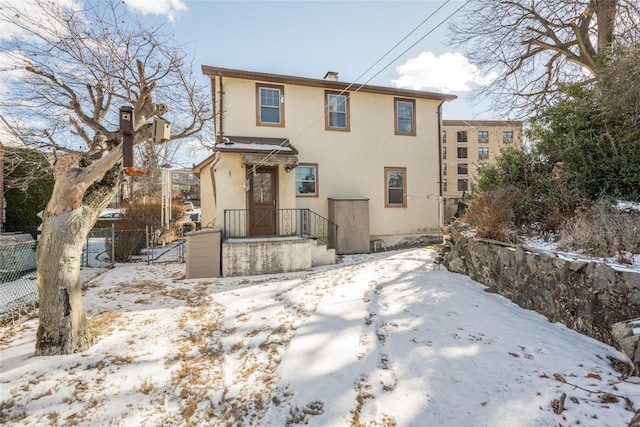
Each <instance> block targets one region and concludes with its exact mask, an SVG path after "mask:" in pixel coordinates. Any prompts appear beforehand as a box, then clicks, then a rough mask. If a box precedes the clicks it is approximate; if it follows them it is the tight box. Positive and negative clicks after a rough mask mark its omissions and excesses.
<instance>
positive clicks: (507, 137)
mask: <svg viewBox="0 0 640 427" xmlns="http://www.w3.org/2000/svg"><path fill="white" fill-rule="evenodd" d="M502 142H503V143H505V144H511V143H512V142H513V131H511V130H505V131H504V132H502Z"/></svg>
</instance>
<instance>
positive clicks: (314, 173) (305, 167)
mask: <svg viewBox="0 0 640 427" xmlns="http://www.w3.org/2000/svg"><path fill="white" fill-rule="evenodd" d="M295 171H296V196H312V197H315V196H317V195H318V165H317V164H308V163H300V164H299V165H298V167H297V168H295Z"/></svg>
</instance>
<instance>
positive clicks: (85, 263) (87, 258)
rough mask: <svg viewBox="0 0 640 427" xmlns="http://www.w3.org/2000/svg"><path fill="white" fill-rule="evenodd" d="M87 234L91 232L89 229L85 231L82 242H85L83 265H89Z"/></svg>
mask: <svg viewBox="0 0 640 427" xmlns="http://www.w3.org/2000/svg"><path fill="white" fill-rule="evenodd" d="M89 234H91V231H89V232H88V233H87V237H86V240H85V242H84V244H85V250H84V258H85V259H84V260H83V261H84V266H85V267H90V265H89Z"/></svg>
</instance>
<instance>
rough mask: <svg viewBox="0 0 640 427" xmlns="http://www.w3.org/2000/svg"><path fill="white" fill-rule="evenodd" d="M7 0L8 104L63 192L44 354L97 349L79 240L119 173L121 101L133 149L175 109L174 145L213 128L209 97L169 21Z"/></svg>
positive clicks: (45, 240) (41, 250)
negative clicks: (163, 24)
mask: <svg viewBox="0 0 640 427" xmlns="http://www.w3.org/2000/svg"><path fill="white" fill-rule="evenodd" d="M62 3H63V2H57V1H47V0H28V1H23V2H13V1H7V2H3V3H2V4H1V5H0V26H2V27H3V31H4V33H5V34H7V33H9V32H10V33H11V34H12V36H11V38H5V39H3V40H0V43H1V46H2V52H3V58H2V61H1V63H2V64H3V66H2V67H3V68H2V72H3V76H4V77H5V78H4V79H3V82H2V83H3V84H4V85H5V86H8V87H9V88H10V90H9V91H8V93H3V94H2V105H1V106H2V108H3V110H4V111H6V112H7V113H8V115H10V116H12V117H19V118H20V119H21V120H22V122H23V123H28V124H29V125H30V128H31V130H32V131H31V133H30V134H29V136H30V138H29V140H30V141H31V142H32V143H33V144H34V146H38V147H39V148H40V149H42V150H43V151H45V152H46V153H47V155H48V157H49V158H50V159H51V161H52V164H53V166H54V171H55V172H54V173H55V179H56V181H55V187H54V189H53V194H52V197H51V200H50V202H49V204H48V205H47V208H46V210H45V212H44V218H43V226H42V235H41V237H40V241H39V243H38V249H37V267H38V275H37V276H38V277H37V281H38V292H39V297H40V307H39V321H40V323H39V326H38V332H37V337H36V355H54V354H67V353H73V352H78V351H82V350H84V349H86V348H87V347H89V346H90V345H91V344H92V337H91V336H90V333H89V331H88V329H87V321H86V315H85V311H84V306H83V302H82V292H81V282H80V257H81V253H82V242H83V239H84V237H85V236H86V234H87V233H88V231H89V230H90V229H91V227H93V225H94V224H95V222H96V219H97V217H98V215H99V213H100V212H101V211H102V210H103V209H104V208H105V207H106V206H107V205H108V203H109V201H110V200H112V199H113V197H114V196H115V194H116V192H117V189H118V187H119V184H120V182H121V180H122V177H123V168H122V164H121V163H122V149H121V143H122V135H121V134H120V132H119V125H118V123H119V107H121V106H123V105H129V106H131V107H133V114H134V118H135V121H134V135H133V140H134V145H139V144H143V143H144V142H145V141H147V140H149V138H150V136H151V129H150V126H149V123H150V121H151V120H152V119H153V117H154V116H160V115H167V116H169V119H170V121H171V122H172V135H171V138H172V140H176V139H181V138H187V137H193V136H195V135H197V134H198V133H199V132H200V131H201V130H202V129H203V127H205V126H206V125H207V124H208V123H210V119H211V113H210V111H209V108H208V105H209V99H208V97H207V95H206V91H205V90H204V86H202V85H201V84H200V83H197V81H196V80H195V79H194V77H193V74H192V71H193V67H192V64H191V63H190V62H189V61H188V55H187V53H186V52H188V50H187V49H185V48H184V47H182V46H177V45H175V43H173V42H172V40H171V39H170V37H168V36H167V35H165V34H163V33H162V32H161V28H151V29H147V28H144V27H143V26H142V25H141V24H140V23H139V21H138V20H136V18H135V16H133V15H131V14H129V13H128V12H127V10H126V6H125V5H124V2H121V1H116V0H110V1H105V2H92V3H90V4H91V6H90V7H89V8H87V9H79V6H78V5H77V4H76V3H75V2H68V3H65V4H66V5H63V4H62Z"/></svg>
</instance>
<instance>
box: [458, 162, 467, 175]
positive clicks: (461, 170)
mask: <svg viewBox="0 0 640 427" xmlns="http://www.w3.org/2000/svg"><path fill="white" fill-rule="evenodd" d="M468 174H469V165H468V164H467V163H458V175H468Z"/></svg>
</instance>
